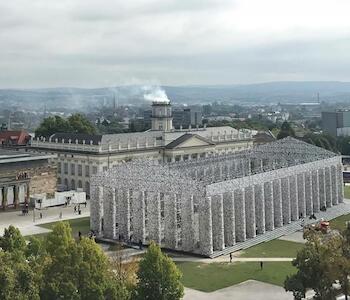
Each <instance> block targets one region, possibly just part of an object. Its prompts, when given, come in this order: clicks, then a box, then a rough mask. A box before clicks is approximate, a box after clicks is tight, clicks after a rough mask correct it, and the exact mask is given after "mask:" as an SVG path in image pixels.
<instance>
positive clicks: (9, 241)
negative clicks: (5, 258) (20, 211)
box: [0, 225, 26, 252]
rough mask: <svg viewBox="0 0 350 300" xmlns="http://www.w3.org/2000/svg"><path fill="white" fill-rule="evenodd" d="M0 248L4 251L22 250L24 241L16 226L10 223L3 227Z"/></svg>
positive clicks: (24, 245)
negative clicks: (7, 226)
mask: <svg viewBox="0 0 350 300" xmlns="http://www.w3.org/2000/svg"><path fill="white" fill-rule="evenodd" d="M0 248H1V249H2V250H3V251H5V252H14V251H24V250H25V248H26V241H25V239H24V238H23V236H22V234H21V232H20V231H19V230H18V228H15V227H14V226H12V225H10V226H9V228H5V231H4V235H3V236H0Z"/></svg>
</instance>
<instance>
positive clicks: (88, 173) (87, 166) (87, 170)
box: [85, 165, 90, 177]
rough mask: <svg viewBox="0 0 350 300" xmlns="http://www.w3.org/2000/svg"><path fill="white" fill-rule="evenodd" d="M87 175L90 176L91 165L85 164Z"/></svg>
mask: <svg viewBox="0 0 350 300" xmlns="http://www.w3.org/2000/svg"><path fill="white" fill-rule="evenodd" d="M85 176H86V177H89V176H90V166H89V165H85Z"/></svg>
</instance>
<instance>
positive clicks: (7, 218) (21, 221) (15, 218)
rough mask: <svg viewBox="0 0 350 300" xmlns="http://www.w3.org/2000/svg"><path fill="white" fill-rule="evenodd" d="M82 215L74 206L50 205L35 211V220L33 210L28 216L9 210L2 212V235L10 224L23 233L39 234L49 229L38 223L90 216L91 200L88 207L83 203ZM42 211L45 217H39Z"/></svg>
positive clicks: (0, 228)
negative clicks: (60, 216) (75, 210)
mask: <svg viewBox="0 0 350 300" xmlns="http://www.w3.org/2000/svg"><path fill="white" fill-rule="evenodd" d="M81 211H82V213H81V215H78V214H77V213H74V206H70V207H64V206H55V207H50V208H48V209H44V210H41V211H39V210H36V211H35V222H34V221H33V219H34V217H33V212H34V211H33V210H30V211H29V214H28V215H26V216H23V215H22V212H21V211H10V210H9V211H7V212H1V213H0V235H3V232H4V229H5V228H7V227H9V226H10V225H13V226H16V227H17V228H19V229H20V231H21V233H22V234H23V235H24V236H26V235H32V234H39V233H45V232H49V231H50V230H49V229H46V228H42V227H39V226H36V225H40V224H44V223H51V222H57V221H63V220H70V219H78V218H83V217H89V216H90V201H87V206H86V208H85V207H84V205H81ZM40 212H41V213H42V215H43V218H42V219H39V213H40ZM61 212H62V219H60V218H59V215H60V213H61Z"/></svg>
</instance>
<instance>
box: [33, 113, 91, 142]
mask: <svg viewBox="0 0 350 300" xmlns="http://www.w3.org/2000/svg"><path fill="white" fill-rule="evenodd" d="M54 133H86V134H94V133H96V129H95V127H94V125H93V124H92V123H91V122H90V121H89V120H88V119H87V118H86V117H84V116H83V115H82V114H73V115H71V116H70V117H69V118H68V119H64V118H62V117H60V116H54V117H48V118H45V119H44V120H43V121H42V122H41V124H40V125H39V127H38V128H37V129H36V130H35V136H37V137H41V136H42V137H46V138H48V137H50V136H51V135H53V134H54Z"/></svg>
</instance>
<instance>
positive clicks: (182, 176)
mask: <svg viewBox="0 0 350 300" xmlns="http://www.w3.org/2000/svg"><path fill="white" fill-rule="evenodd" d="M92 193H93V197H92V200H91V227H92V229H93V230H94V231H95V232H96V233H97V234H98V235H99V236H103V237H105V238H109V239H122V240H129V239H132V241H134V242H139V241H141V242H142V243H143V244H147V243H148V242H149V241H151V240H154V241H155V242H157V243H159V244H160V245H161V246H162V247H164V248H169V249H174V250H180V251H185V252H193V253H198V254H202V255H205V256H211V257H213V256H216V255H220V253H221V254H223V253H225V250H226V253H227V252H230V251H234V250H237V249H241V248H244V247H243V245H246V246H247V242H249V241H250V240H252V241H257V242H259V241H260V242H261V241H263V238H262V237H264V236H268V238H267V239H272V238H275V237H276V236H274V235H273V233H274V232H281V230H282V229H283V228H284V227H285V228H291V230H294V231H296V230H300V219H301V218H305V221H306V222H308V218H306V216H309V215H311V214H316V216H318V217H320V216H321V214H322V213H323V211H324V210H325V208H326V211H327V214H329V216H333V217H334V216H335V215H336V213H338V212H337V209H338V210H339V208H341V207H342V202H343V179H342V164H341V157H340V156H338V155H336V154H335V153H333V152H329V151H326V150H324V149H321V148H318V147H316V146H313V145H310V144H306V143H304V142H301V141H299V140H296V139H293V138H285V139H283V140H279V141H276V142H272V143H269V144H264V145H260V146H256V147H254V148H252V149H249V150H244V151H240V152H236V153H231V154H227V155H221V156H212V157H208V158H202V159H198V160H195V161H180V162H172V163H168V164H156V163H155V162H150V161H148V162H141V161H139V162H131V163H124V164H120V165H118V166H116V167H114V168H112V169H109V170H107V171H105V172H101V173H99V174H97V175H95V176H93V177H92ZM338 204H341V205H338ZM337 207H338V208H337ZM332 212H333V214H332ZM298 222H299V224H298ZM293 224H296V226H294V225H293ZM293 226H294V227H293ZM280 235H281V234H280ZM259 239H260V240H259ZM240 245H242V246H240Z"/></svg>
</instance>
